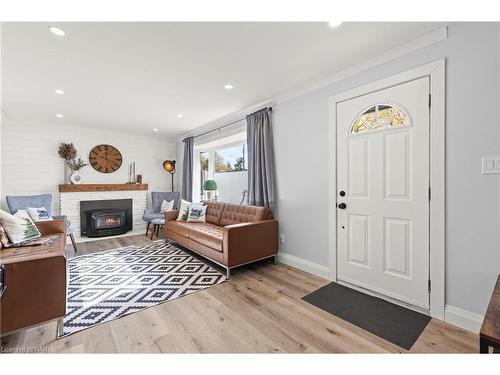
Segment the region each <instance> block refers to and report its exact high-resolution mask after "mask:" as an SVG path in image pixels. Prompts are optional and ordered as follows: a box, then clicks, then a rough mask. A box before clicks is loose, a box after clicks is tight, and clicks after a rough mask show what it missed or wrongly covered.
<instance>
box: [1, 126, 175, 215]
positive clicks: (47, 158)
mask: <svg viewBox="0 0 500 375" xmlns="http://www.w3.org/2000/svg"><path fill="white" fill-rule="evenodd" d="M61 142H73V144H74V145H75V148H76V149H77V150H78V156H79V157H81V158H83V159H84V160H86V161H87V162H88V155H89V151H90V150H91V149H92V148H93V147H94V146H96V145H98V144H103V143H104V144H111V145H113V146H115V147H117V148H118V150H120V152H121V153H122V156H123V164H122V166H121V168H120V169H119V170H118V171H116V172H114V173H109V174H104V173H99V172H97V171H95V170H94V169H93V168H92V167H91V166H87V167H85V168H83V169H82V171H81V175H82V177H83V183H125V182H127V181H128V165H129V163H131V162H134V161H135V162H136V173H137V174H142V175H143V181H144V183H148V184H149V191H150V192H151V191H167V190H170V189H171V187H170V181H171V180H170V175H168V174H167V173H166V172H165V171H164V170H163V168H162V162H163V160H165V159H172V158H174V159H175V158H176V155H177V150H176V149H177V145H176V142H175V140H172V141H171V140H169V139H167V138H162V137H161V136H157V135H156V134H154V135H153V134H147V135H140V134H135V133H134V134H132V133H130V134H127V133H123V132H119V131H113V132H110V131H105V130H98V129H84V128H78V127H74V126H71V125H70V124H68V123H66V122H61V124H49V125H45V124H44V125H41V124H32V123H19V122H13V121H3V124H2V128H1V156H2V157H1V181H2V184H1V189H0V191H1V194H2V209H6V205H5V195H11V194H31V193H46V192H49V193H52V195H53V197H54V199H53V210H54V214H59V212H60V209H59V192H58V185H59V184H62V183H64V162H63V160H62V159H61V158H60V157H59V156H58V155H57V149H58V147H59V144H60V143H61ZM175 177H177V175H176V176H175ZM149 195H150V194H148V200H150V197H149ZM148 205H150V202H148Z"/></svg>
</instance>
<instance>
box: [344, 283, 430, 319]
mask: <svg viewBox="0 0 500 375" xmlns="http://www.w3.org/2000/svg"><path fill="white" fill-rule="evenodd" d="M336 282H337V284H340V285H343V286H346V287H348V288H351V289H354V290H357V291H358V292H361V293H365V294H368V295H370V296H373V297H377V298H380V299H383V300H384V301H387V302H390V303H393V304H395V305H398V306H402V307H405V308H407V309H410V310H413V311H416V312H419V313H421V314H425V315H429V316H430V315H431V314H430V311H429V310H426V309H424V308H422V307H418V306H414V305H412V304H409V303H408V302H403V301H400V300H398V299H395V298H391V297H388V296H386V295H383V294H380V293H377V292H374V291H373V290H369V289H366V288H363V287H361V286H358V285H355V284H351V283H349V282H346V281H342V280H337V281H336Z"/></svg>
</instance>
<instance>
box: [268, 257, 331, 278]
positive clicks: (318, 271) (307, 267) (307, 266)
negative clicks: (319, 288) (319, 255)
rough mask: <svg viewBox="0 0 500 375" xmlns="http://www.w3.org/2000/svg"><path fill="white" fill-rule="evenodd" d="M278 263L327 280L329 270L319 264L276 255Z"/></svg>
mask: <svg viewBox="0 0 500 375" xmlns="http://www.w3.org/2000/svg"><path fill="white" fill-rule="evenodd" d="M278 261H279V262H280V263H283V264H286V265H287V266H291V267H295V268H298V269H299V270H302V271H305V272H308V273H312V274H313V275H316V276H319V277H322V278H324V279H328V276H329V269H328V267H326V266H322V265H321V264H317V263H313V262H310V261H308V260H305V259H302V258H299V257H296V256H294V255H290V254H286V253H278Z"/></svg>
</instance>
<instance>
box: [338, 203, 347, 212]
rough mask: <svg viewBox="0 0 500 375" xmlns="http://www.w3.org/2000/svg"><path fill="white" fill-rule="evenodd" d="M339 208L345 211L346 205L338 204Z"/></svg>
mask: <svg viewBox="0 0 500 375" xmlns="http://www.w3.org/2000/svg"><path fill="white" fill-rule="evenodd" d="M339 208H340V209H341V210H345V209H346V208H347V204H345V203H339Z"/></svg>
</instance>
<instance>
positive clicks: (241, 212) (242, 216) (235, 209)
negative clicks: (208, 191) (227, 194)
mask: <svg viewBox="0 0 500 375" xmlns="http://www.w3.org/2000/svg"><path fill="white" fill-rule="evenodd" d="M268 218H269V212H268V210H267V209H266V208H265V207H258V206H242V205H238V204H226V206H225V207H224V211H223V212H222V217H221V220H220V225H222V226H226V225H231V224H239V223H252V222H254V221H259V220H265V219H268Z"/></svg>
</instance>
